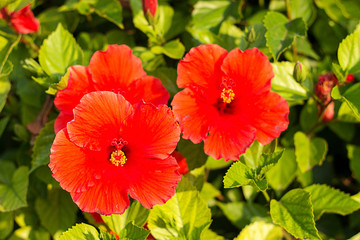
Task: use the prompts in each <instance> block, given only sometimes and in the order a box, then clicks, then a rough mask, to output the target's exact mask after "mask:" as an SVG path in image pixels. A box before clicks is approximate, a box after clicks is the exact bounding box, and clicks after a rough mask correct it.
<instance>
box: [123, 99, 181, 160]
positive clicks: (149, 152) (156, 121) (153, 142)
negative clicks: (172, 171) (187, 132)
mask: <svg viewBox="0 0 360 240" xmlns="http://www.w3.org/2000/svg"><path fill="white" fill-rule="evenodd" d="M134 108H135V111H134V115H133V116H132V119H131V121H129V122H130V123H129V125H128V126H127V127H126V128H125V129H124V130H123V132H122V134H123V136H124V139H125V140H126V141H127V142H128V145H127V146H128V147H129V148H131V149H129V150H130V151H136V152H138V153H139V155H141V156H146V157H148V158H161V159H163V158H167V157H168V156H169V154H171V153H172V152H173V151H174V149H175V147H176V145H177V143H178V141H179V139H180V128H179V126H178V124H177V122H176V119H175V116H174V114H173V112H172V111H171V109H170V108H169V107H167V106H165V105H159V106H158V107H155V106H154V105H152V104H144V103H139V104H137V105H136V106H134Z"/></svg>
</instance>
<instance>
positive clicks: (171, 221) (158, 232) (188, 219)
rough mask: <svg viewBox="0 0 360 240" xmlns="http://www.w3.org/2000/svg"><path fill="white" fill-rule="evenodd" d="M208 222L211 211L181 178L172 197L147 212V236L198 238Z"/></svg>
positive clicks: (161, 239)
mask: <svg viewBox="0 0 360 240" xmlns="http://www.w3.org/2000/svg"><path fill="white" fill-rule="evenodd" d="M210 223H211V211H210V209H209V208H208V206H207V204H206V203H205V201H204V200H203V199H202V198H201V196H200V194H199V192H198V191H197V190H196V189H195V187H194V186H192V185H191V184H190V182H189V181H187V180H186V179H185V178H183V179H182V180H181V181H180V183H179V185H178V187H177V189H176V193H175V195H174V196H173V197H172V198H171V199H170V200H169V201H167V202H166V203H165V204H164V205H155V206H154V207H153V209H152V210H151V211H150V215H149V220H148V227H149V229H150V230H151V234H152V235H153V236H154V237H155V238H156V239H159V240H163V239H171V238H177V239H188V240H192V239H194V240H195V239H200V236H201V234H202V232H204V231H206V229H207V228H208V227H209V225H210Z"/></svg>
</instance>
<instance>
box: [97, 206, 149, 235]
mask: <svg viewBox="0 0 360 240" xmlns="http://www.w3.org/2000/svg"><path fill="white" fill-rule="evenodd" d="M148 216H149V209H147V208H144V207H143V206H142V205H141V204H140V203H139V202H138V201H134V202H133V203H131V205H130V207H129V208H128V209H126V210H125V212H124V213H123V214H112V215H109V216H105V215H101V218H102V219H103V220H104V222H105V223H106V224H107V225H108V227H109V228H110V229H111V230H112V231H114V232H115V233H116V234H120V232H121V231H122V230H123V229H124V228H125V227H126V225H127V224H128V223H129V222H134V224H135V225H136V226H140V227H142V226H143V225H144V224H145V222H146V220H147V218H148Z"/></svg>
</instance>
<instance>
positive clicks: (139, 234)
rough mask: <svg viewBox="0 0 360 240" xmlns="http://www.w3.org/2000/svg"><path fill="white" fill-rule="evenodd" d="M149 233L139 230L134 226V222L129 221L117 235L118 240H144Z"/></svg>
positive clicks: (142, 229)
mask: <svg viewBox="0 0 360 240" xmlns="http://www.w3.org/2000/svg"><path fill="white" fill-rule="evenodd" d="M149 233H150V231H149V230H146V229H144V228H140V227H138V226H136V225H134V222H133V221H131V222H129V223H128V224H126V226H125V228H124V229H122V230H121V232H120V233H119V239H129V240H131V239H134V240H135V239H136V240H145V239H146V238H147V236H148V235H149Z"/></svg>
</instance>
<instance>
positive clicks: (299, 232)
mask: <svg viewBox="0 0 360 240" xmlns="http://www.w3.org/2000/svg"><path fill="white" fill-rule="evenodd" d="M270 215H271V218H272V220H273V221H274V222H275V223H276V224H278V225H280V226H281V227H283V228H284V229H285V230H286V231H287V232H289V233H290V234H292V235H293V236H294V237H296V238H305V239H306V238H308V239H321V238H320V236H319V233H318V231H317V229H316V228H315V221H314V215H313V208H312V205H311V198H310V194H309V193H308V192H306V191H305V190H302V189H293V190H291V191H289V192H287V193H286V194H285V195H284V196H283V197H282V198H281V199H280V201H276V200H274V199H273V200H271V202H270Z"/></svg>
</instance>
